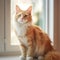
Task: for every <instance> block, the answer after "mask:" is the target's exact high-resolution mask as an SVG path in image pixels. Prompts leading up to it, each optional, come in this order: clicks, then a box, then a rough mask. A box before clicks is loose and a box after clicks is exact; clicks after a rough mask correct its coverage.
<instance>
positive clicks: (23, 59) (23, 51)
mask: <svg viewBox="0 0 60 60" xmlns="http://www.w3.org/2000/svg"><path fill="white" fill-rule="evenodd" d="M20 51H21V55H20V60H26V47H25V46H24V45H22V44H21V45H20Z"/></svg>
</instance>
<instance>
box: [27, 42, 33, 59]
mask: <svg viewBox="0 0 60 60" xmlns="http://www.w3.org/2000/svg"><path fill="white" fill-rule="evenodd" d="M27 60H33V45H32V41H30V42H29V43H28V50H27Z"/></svg>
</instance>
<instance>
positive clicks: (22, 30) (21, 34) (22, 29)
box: [15, 22, 30, 46]
mask: <svg viewBox="0 0 60 60" xmlns="http://www.w3.org/2000/svg"><path fill="white" fill-rule="evenodd" d="M28 26H30V23H27V24H24V25H20V24H19V23H17V22H16V23H15V30H16V32H17V35H18V39H19V40H21V43H23V44H24V45H25V46H28V45H27V44H28V43H27V36H26V32H27V28H28Z"/></svg>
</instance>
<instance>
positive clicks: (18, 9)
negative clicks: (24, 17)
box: [16, 5, 21, 14]
mask: <svg viewBox="0 0 60 60" xmlns="http://www.w3.org/2000/svg"><path fill="white" fill-rule="evenodd" d="M20 11H21V9H20V8H19V6H18V5H16V14H17V13H19V12H20Z"/></svg>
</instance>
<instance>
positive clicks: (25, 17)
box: [15, 5, 32, 24]
mask: <svg viewBox="0 0 60 60" xmlns="http://www.w3.org/2000/svg"><path fill="white" fill-rule="evenodd" d="M31 10H32V6H30V7H29V8H28V9H27V10H25V11H24V10H21V9H20V8H19V6H18V5H16V16H15V18H16V19H15V20H16V21H17V22H18V23H21V24H24V23H28V22H31V21H32V17H31Z"/></svg>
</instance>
